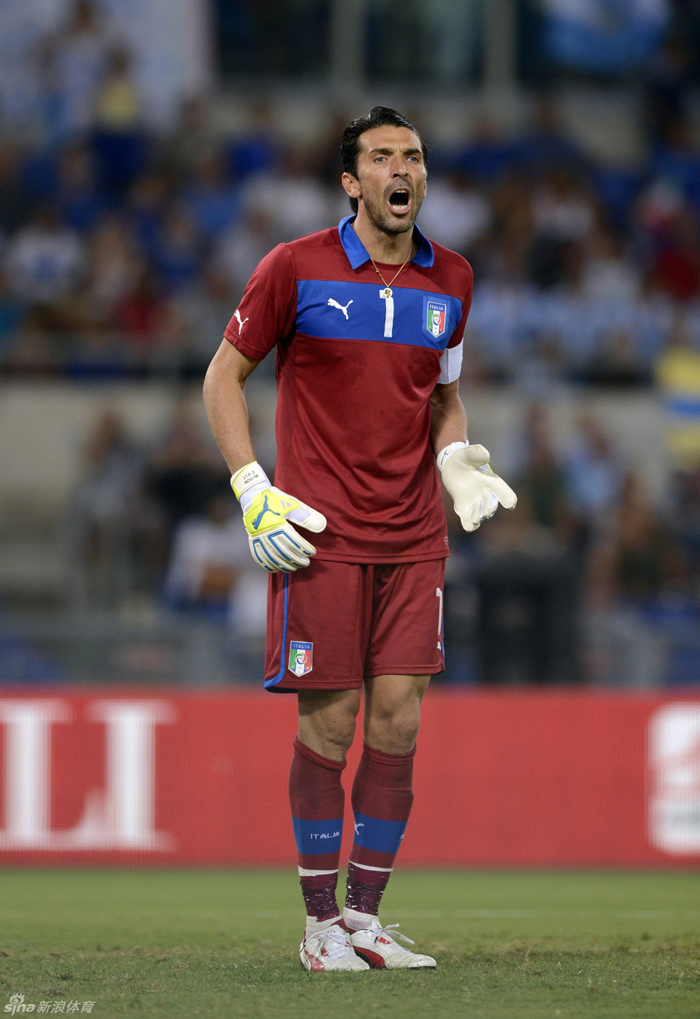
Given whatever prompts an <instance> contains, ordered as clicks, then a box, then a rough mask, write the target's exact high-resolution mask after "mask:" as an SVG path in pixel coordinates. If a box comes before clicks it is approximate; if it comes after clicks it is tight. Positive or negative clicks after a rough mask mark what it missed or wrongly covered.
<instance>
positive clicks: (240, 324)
mask: <svg viewBox="0 0 700 1019" xmlns="http://www.w3.org/2000/svg"><path fill="white" fill-rule="evenodd" d="M233 314H234V315H235V316H236V318H237V319H238V335H239V336H240V335H241V329H242V328H243V326H244V325H245V324H246V322H247V321H248V319H247V318H244V319H243V321H242V322H241V316H240V313H239V311H238V308H236V310H235V311H234V313H233ZM248 318H250V315H249V316H248Z"/></svg>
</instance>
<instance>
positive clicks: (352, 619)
mask: <svg viewBox="0 0 700 1019" xmlns="http://www.w3.org/2000/svg"><path fill="white" fill-rule="evenodd" d="M444 578H445V560H444V559H431V560H428V561H427V562H420V563H387V564H382V565H370V564H367V563H335V562H322V561H319V560H316V559H312V560H311V565H310V566H308V567H307V568H306V569H304V570H298V571H297V572H296V573H273V574H272V575H271V577H270V586H269V588H268V598H267V644H266V649H265V687H266V688H267V689H268V690H277V691H281V692H285V693H292V692H294V691H296V690H349V689H353V688H355V687H361V686H362V684H363V682H364V680H365V679H368V678H370V677H371V676H385V675H396V676H428V675H432V674H433V673H436V672H442V670H443V669H444V668H445V664H444V659H443V654H442V646H443V634H442V592H443V587H444Z"/></svg>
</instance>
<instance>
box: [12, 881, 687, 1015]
mask: <svg viewBox="0 0 700 1019" xmlns="http://www.w3.org/2000/svg"><path fill="white" fill-rule="evenodd" d="M384 906H385V908H384V909H383V919H384V920H385V922H397V921H398V922H400V923H401V929H402V930H405V932H406V933H407V934H408V935H409V936H410V937H413V938H415V939H416V940H417V948H418V949H419V950H421V951H426V952H430V953H431V954H433V955H435V956H436V958H437V959H438V964H439V969H438V970H437V971H436V972H435V971H424V972H420V971H419V972H416V973H410V972H403V973H400V972H399V973H387V972H382V971H370V972H369V973H358V974H349V975H342V974H340V975H335V976H332V975H326V976H324V975H321V976H312V975H311V974H308V973H306V972H305V971H303V970H302V969H301V967H300V965H299V961H298V956H297V947H298V942H299V936H300V930H301V925H302V916H303V911H302V909H301V907H300V898H299V893H298V887H297V884H296V878H295V875H294V874H293V873H281V872H279V871H205V872H201V871H167V872H162V871H156V872H148V871H134V872H129V871H5V872H4V873H3V874H2V875H0V984H1V986H0V1013H2V1009H3V1008H4V1006H5V1005H6V1004H8V1003H9V996H10V995H11V994H24V996H25V998H24V1002H25V1004H29V1003H34V1004H35V1005H36V1006H37V1009H38V1007H39V1005H40V1003H41V1002H46V1001H51V1002H53V1001H65V1002H66V1006H65V1009H64V1011H67V1009H68V1003H70V1002H78V1003H79V1007H80V1009H81V1010H82V1004H83V1002H84V1001H94V1002H95V1004H94V1007H93V1008H92V1012H91V1014H92V1015H93V1016H94V1017H96V1019H112V1017H118V1016H127V1015H128V1016H134V1017H136V1016H144V1017H151V1016H153V1017H161V1016H163V1017H165V1016H169V1017H172V1016H206V1017H210V1019H215V1017H239V1016H240V1017H246V1019H248V1017H250V1019H257V1017H260V1019H263V1017H273V1016H274V1017H275V1019H302V1017H303V1019H310V1017H314V1019H323V1017H326V1016H328V1017H335V1016H336V1015H345V1016H350V1015H353V1014H357V1015H360V1016H363V1017H367V1016H373V1015H384V1014H387V1015H388V1014H391V1015H392V1016H402V1015H405V1016H407V1017H409V1019H422V1017H428V1016H430V1017H431V1019H432V1017H437V1019H442V1017H443V1016H446V1017H452V1016H464V1017H465V1019H476V1017H484V1019H510V1017H513V1019H515V1017H517V1019H547V1017H550V1016H551V1017H553V1019H554V1017H558V1016H561V1017H562V1019H578V1017H580V1019H584V1017H585V1019H597V1017H599V1016H600V1017H603V1016H604V1017H611V1019H613V1017H614V1019H627V1017H629V1019H690V1017H693V1019H698V1017H700V874H689V873H684V874H682V873H674V874H664V873H558V872H557V873H540V872H538V873H529V872H521V873H500V872H486V873H485V872H451V871H443V872H429V873H428V872H425V873H422V872H407V873H401V872H400V871H399V872H398V873H397V874H396V875H394V878H393V879H392V882H391V883H390V885H389V888H388V890H387V893H386V895H385V899H384ZM52 1008H53V1006H51V1010H52ZM43 1011H46V1009H44V1010H43ZM18 1014H21V1013H18ZM51 1014H52V1012H51Z"/></svg>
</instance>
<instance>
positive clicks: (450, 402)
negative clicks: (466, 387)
mask: <svg viewBox="0 0 700 1019" xmlns="http://www.w3.org/2000/svg"><path fill="white" fill-rule="evenodd" d="M430 441H431V442H432V444H433V451H434V453H435V455H436V456H437V454H438V453H439V452H440V450H442V449H444V448H445V446H449V445H450V443H452V442H466V441H467V415H466V411H465V410H464V404H463V403H462V400H461V398H460V395H459V380H456V381H455V382H448V383H447V385H444V386H441V385H437V386H435V389H434V390H433V392H432V395H431V397H430Z"/></svg>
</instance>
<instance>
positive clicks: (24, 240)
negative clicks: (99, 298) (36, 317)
mask: <svg viewBox="0 0 700 1019" xmlns="http://www.w3.org/2000/svg"><path fill="white" fill-rule="evenodd" d="M84 268H85V254H84V250H83V245H82V243H81V241H80V238H79V237H78V235H77V234H76V233H75V232H74V231H73V230H70V229H69V228H68V227H66V226H65V225H64V223H63V222H62V220H61V216H60V213H59V211H58V209H57V208H56V207H55V206H53V205H49V204H45V205H42V206H40V207H39V209H38V210H37V211H36V213H35V214H34V216H33V218H32V219H31V220H30V222H29V223H28V224H27V225H26V226H25V227H23V228H22V229H21V230H19V231H18V232H17V234H16V235H15V237H14V238H13V239H12V240H11V241H10V243H9V244H8V246H7V252H6V255H5V269H6V272H7V277H8V281H9V285H10V287H11V289H12V291H13V293H15V294H16V295H17V296H18V297H21V298H23V299H25V300H27V301H32V302H34V303H37V304H38V303H51V302H55V301H58V300H60V299H62V298H65V297H67V296H68V295H69V294H70V293H71V292H72V291H73V290H74V289H75V288H76V287H77V285H78V283H79V281H80V279H81V276H82V274H83V271H84Z"/></svg>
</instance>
